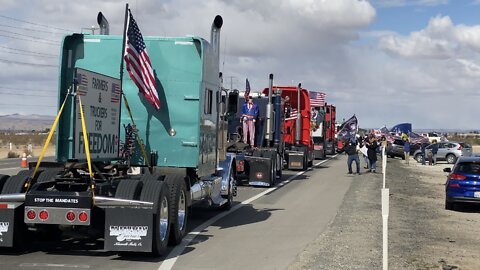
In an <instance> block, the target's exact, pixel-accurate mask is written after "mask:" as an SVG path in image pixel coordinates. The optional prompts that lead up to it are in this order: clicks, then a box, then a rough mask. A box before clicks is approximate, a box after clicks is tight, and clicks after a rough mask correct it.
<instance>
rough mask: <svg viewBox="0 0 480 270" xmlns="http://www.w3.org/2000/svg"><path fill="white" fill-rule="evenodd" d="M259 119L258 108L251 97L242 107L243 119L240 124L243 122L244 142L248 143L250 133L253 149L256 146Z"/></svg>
mask: <svg viewBox="0 0 480 270" xmlns="http://www.w3.org/2000/svg"><path fill="white" fill-rule="evenodd" d="M257 117H258V106H257V105H256V104H255V103H253V97H252V96H249V97H248V101H247V103H245V104H243V106H242V118H241V119H240V122H243V142H244V143H248V141H247V138H248V134H249V133H250V146H251V147H252V148H253V147H254V145H255V122H256V121H257Z"/></svg>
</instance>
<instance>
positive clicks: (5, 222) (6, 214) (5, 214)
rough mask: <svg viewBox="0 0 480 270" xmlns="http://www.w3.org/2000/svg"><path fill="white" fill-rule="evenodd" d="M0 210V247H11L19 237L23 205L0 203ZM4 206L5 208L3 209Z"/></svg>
mask: <svg viewBox="0 0 480 270" xmlns="http://www.w3.org/2000/svg"><path fill="white" fill-rule="evenodd" d="M1 205H2V207H1V208H0V247H13V246H14V245H15V243H16V242H18V241H19V240H18V239H17V238H19V237H21V232H20V230H21V228H23V226H24V223H23V212H24V211H23V209H24V208H23V203H2V204H1ZM3 206H5V207H3Z"/></svg>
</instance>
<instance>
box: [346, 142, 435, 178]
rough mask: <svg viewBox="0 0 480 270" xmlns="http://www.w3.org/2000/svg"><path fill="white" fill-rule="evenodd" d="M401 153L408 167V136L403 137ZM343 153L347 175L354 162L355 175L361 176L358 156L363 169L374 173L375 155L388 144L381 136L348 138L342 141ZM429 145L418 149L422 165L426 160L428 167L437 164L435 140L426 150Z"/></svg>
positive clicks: (409, 148) (350, 171) (409, 145)
mask: <svg viewBox="0 0 480 270" xmlns="http://www.w3.org/2000/svg"><path fill="white" fill-rule="evenodd" d="M402 140H403V143H404V145H403V151H404V157H405V164H406V165H410V150H411V146H412V144H411V142H410V139H409V138H408V136H406V135H405V136H403V135H402ZM344 145H345V146H344V151H345V154H346V155H347V156H348V159H347V167H348V174H353V168H352V165H353V162H355V166H356V173H357V174H361V172H360V156H359V155H362V157H363V160H364V163H365V166H364V169H367V172H371V173H376V170H377V154H378V153H381V152H382V149H385V150H386V149H387V146H388V142H387V139H386V137H385V136H381V137H380V139H378V138H377V137H375V136H374V135H373V134H369V135H367V136H365V137H362V136H357V137H356V138H350V139H347V140H345V141H344ZM428 145H429V144H428V143H426V142H422V143H421V144H420V149H421V153H422V156H423V158H422V165H426V160H428V165H436V164H437V152H438V143H437V141H436V140H433V142H432V146H431V147H430V148H429V149H427V146H428Z"/></svg>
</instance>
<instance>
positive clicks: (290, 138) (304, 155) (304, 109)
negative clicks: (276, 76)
mask: <svg viewBox="0 0 480 270" xmlns="http://www.w3.org/2000/svg"><path fill="white" fill-rule="evenodd" d="M273 89H274V90H275V91H276V92H277V91H278V92H280V95H281V97H282V101H283V103H284V104H283V107H284V121H283V140H284V150H285V151H284V160H285V162H286V167H287V169H289V170H297V169H300V170H306V169H307V168H308V166H312V164H313V159H314V156H313V140H312V136H311V135H312V134H311V130H310V123H311V117H312V115H311V107H310V97H309V94H308V90H307V89H303V88H302V86H301V84H298V86H273ZM266 91H267V89H265V90H264V93H266Z"/></svg>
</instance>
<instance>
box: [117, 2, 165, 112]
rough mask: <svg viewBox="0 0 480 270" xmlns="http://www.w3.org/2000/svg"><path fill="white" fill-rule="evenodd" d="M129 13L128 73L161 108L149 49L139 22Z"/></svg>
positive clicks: (154, 103) (141, 90)
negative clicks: (148, 52)
mask: <svg viewBox="0 0 480 270" xmlns="http://www.w3.org/2000/svg"><path fill="white" fill-rule="evenodd" d="M128 11H129V12H128V13H129V19H128V21H127V31H126V33H125V34H126V44H125V52H124V54H123V58H124V59H125V63H126V64H127V66H126V67H127V71H128V74H129V75H130V78H131V79H132V81H133V82H134V83H135V85H137V87H138V90H139V91H140V93H142V94H143V96H144V97H145V99H146V100H147V101H148V102H149V103H150V104H152V105H153V107H155V109H157V110H158V109H159V108H160V100H159V98H158V93H157V85H156V83H155V75H154V74H153V69H152V64H151V63H150V58H149V57H148V54H147V48H146V46H145V42H144V40H143V37H142V33H141V32H140V29H139V28H138V25H137V22H136V21H135V19H133V15H132V12H131V11H130V10H128Z"/></svg>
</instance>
